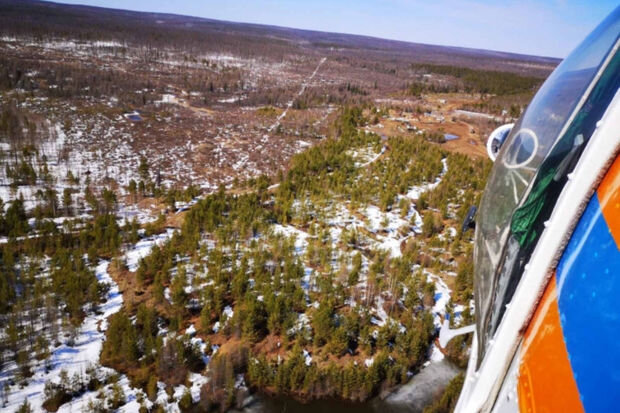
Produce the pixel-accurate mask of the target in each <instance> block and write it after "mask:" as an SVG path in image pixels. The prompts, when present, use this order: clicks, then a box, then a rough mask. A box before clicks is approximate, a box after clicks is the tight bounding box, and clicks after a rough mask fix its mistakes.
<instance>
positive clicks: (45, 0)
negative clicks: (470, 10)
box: [26, 0, 565, 62]
mask: <svg viewBox="0 0 620 413" xmlns="http://www.w3.org/2000/svg"><path fill="white" fill-rule="evenodd" d="M26 1H32V2H35V3H37V2H40V3H48V4H59V5H63V6H72V7H83V8H91V9H104V10H115V11H122V12H133V13H143V14H153V15H162V16H176V17H185V18H188V17H189V18H193V19H200V20H207V21H214V22H222V23H229V24H240V25H253V26H260V27H272V28H277V29H289V30H299V31H305V32H314V33H323V34H336V35H345V36H356V37H364V38H367V39H375V40H383V41H388V42H399V43H405V44H411V45H422V46H433V47H445V48H451V49H462V50H471V51H484V52H491V53H503V54H508V55H514V56H522V57H534V58H540V59H549V60H556V61H558V62H561V61H562V60H564V59H565V58H564V57H557V56H544V55H535V54H527V53H519V52H510V51H506V50H498V49H484V48H476V47H470V46H455V45H449V44H440V43H423V42H415V41H411V40H402V39H394V38H388V37H378V36H372V35H368V34H361V33H351V32H330V31H325V30H319V29H308V28H301V27H292V26H282V25H279V24H268V23H257V22H251V21H235V20H224V19H216V18H212V17H204V16H195V15H191V14H179V13H169V12H159V11H150V10H141V9H119V8H115V7H106V6H93V5H90V4H82V3H79V4H76V3H65V2H63V1H56V0H26ZM78 1H79V0H78Z"/></svg>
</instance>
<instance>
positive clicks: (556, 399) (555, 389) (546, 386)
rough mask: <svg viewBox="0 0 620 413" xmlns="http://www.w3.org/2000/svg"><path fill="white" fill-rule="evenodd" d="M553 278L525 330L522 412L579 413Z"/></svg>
mask: <svg viewBox="0 0 620 413" xmlns="http://www.w3.org/2000/svg"><path fill="white" fill-rule="evenodd" d="M557 298H558V297H557V289H556V280H555V276H553V277H552V278H551V281H549V285H547V289H546V290H545V293H544V295H543V298H542V300H541V301H540V303H539V304H538V308H537V309H536V313H535V314H534V317H533V318H532V321H531V322H530V325H529V326H528V328H527V331H526V333H525V337H524V340H523V347H522V349H521V364H520V366H519V385H518V392H519V410H520V411H521V413H547V412H549V413H551V412H561V413H577V412H579V413H581V412H583V411H584V410H583V406H582V404H581V400H580V399H579V391H578V390H577V383H576V382H575V378H574V376H573V371H572V369H571V366H570V363H569V361H568V353H567V351H566V344H565V343H564V336H563V335H562V325H561V324H560V313H559V308H558V299H557Z"/></svg>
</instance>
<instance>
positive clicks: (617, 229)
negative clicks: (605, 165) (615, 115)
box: [597, 156, 620, 249]
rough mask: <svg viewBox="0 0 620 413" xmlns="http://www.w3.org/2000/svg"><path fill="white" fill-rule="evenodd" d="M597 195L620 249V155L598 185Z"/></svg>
mask: <svg viewBox="0 0 620 413" xmlns="http://www.w3.org/2000/svg"><path fill="white" fill-rule="evenodd" d="M597 196H598V202H599V204H600V205H601V210H602V211H603V216H604V217H605V222H607V226H608V227H609V230H610V231H611V236H612V237H613V238H614V240H615V241H616V245H617V246H618V248H619V249H620V156H619V157H617V158H616V160H615V161H614V163H613V165H612V166H611V168H609V171H608V172H607V175H605V178H604V179H603V182H601V184H600V185H599V187H598V190H597Z"/></svg>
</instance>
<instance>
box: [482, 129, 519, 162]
mask: <svg viewBox="0 0 620 413" xmlns="http://www.w3.org/2000/svg"><path fill="white" fill-rule="evenodd" d="M513 126H514V123H507V124H506V125H502V126H500V127H499V128H497V129H495V130H494V131H493V132H491V135H489V139H488V140H487V153H488V154H489V158H491V160H492V161H493V162H495V158H497V154H498V153H499V150H500V149H501V148H502V145H503V144H504V141H505V140H506V138H507V137H508V134H510V131H511V130H512V127H513Z"/></svg>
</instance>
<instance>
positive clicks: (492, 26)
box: [60, 0, 618, 57]
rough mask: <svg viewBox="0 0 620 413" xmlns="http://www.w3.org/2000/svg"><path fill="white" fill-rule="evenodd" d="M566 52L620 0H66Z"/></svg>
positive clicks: (490, 46)
mask: <svg viewBox="0 0 620 413" xmlns="http://www.w3.org/2000/svg"><path fill="white" fill-rule="evenodd" d="M60 2H62V3H73V4H88V5H93V6H103V7H112V8H118V9H130V10H140V11H153V12H163V13H175V14H184V15H191V16H199V17H207V18H212V19H220V20H228V21H236V22H249V23H260V24H271V25H278V26H286V27H295V28H301V29H313V30H321V31H328V32H337V33H353V34H363V35H369V36H375V37H382V38H386V39H396V40H405V41H411V42H419V43H429V44H440V45H448V46H463V47H474V48H482V49H492V50H501V51H508V52H516V53H525V54H534V55H543V56H554V57H565V56H566V55H567V54H568V53H569V52H570V51H571V50H572V49H573V48H574V47H575V46H576V45H577V44H578V43H579V42H580V41H581V39H583V38H584V37H585V36H586V35H587V34H588V33H589V32H590V31H591V30H592V29H593V28H594V27H595V26H596V25H597V24H598V23H599V22H600V21H601V20H602V19H604V18H605V16H607V15H608V14H609V13H610V12H611V11H612V10H613V9H614V8H615V7H616V6H618V0H545V1H533V0H503V1H501V0H496V1H493V0H175V1H170V0H132V1H127V0H61V1H60Z"/></svg>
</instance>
